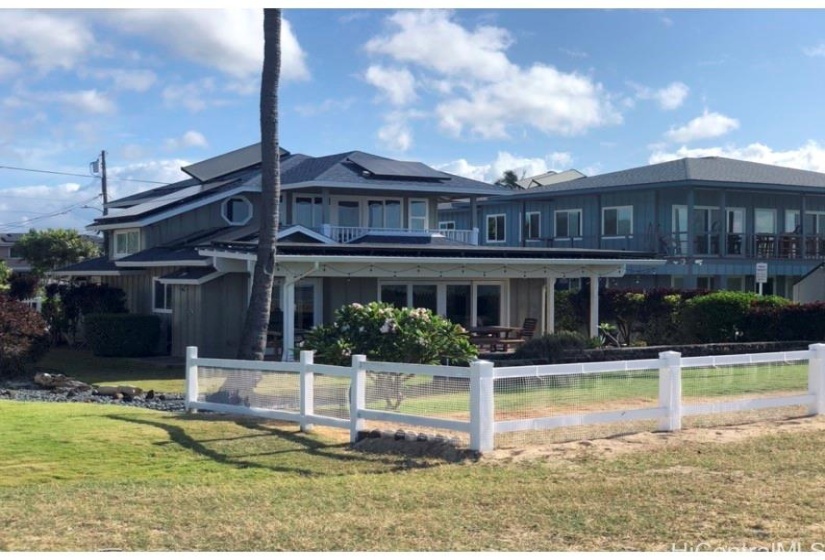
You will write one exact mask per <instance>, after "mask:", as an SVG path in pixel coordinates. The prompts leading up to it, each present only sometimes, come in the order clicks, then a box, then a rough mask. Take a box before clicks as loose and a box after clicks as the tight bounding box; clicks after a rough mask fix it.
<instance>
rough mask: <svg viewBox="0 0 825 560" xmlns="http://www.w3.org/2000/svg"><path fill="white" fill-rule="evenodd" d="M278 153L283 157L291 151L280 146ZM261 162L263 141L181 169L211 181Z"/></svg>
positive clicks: (203, 179)
mask: <svg viewBox="0 0 825 560" xmlns="http://www.w3.org/2000/svg"><path fill="white" fill-rule="evenodd" d="M278 153H279V154H280V155H281V157H283V156H285V155H288V154H289V152H288V151H286V150H284V149H283V148H279V152H278ZM260 163H261V143H260V142H258V143H257V144H252V145H251V146H247V147H245V148H240V149H238V150H233V151H231V152H228V153H225V154H222V155H219V156H215V157H213V158H209V159H205V160H203V161H199V162H198V163H193V164H192V165H187V166H186V167H181V169H182V170H183V171H184V172H186V173H188V174H189V175H191V176H192V177H195V178H196V179H199V180H201V181H209V180H211V179H215V178H217V177H223V176H224V175H229V174H230V173H234V172H235V171H240V170H241V169H246V168H247V167H252V166H254V165H258V164H260Z"/></svg>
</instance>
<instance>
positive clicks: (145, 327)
mask: <svg viewBox="0 0 825 560" xmlns="http://www.w3.org/2000/svg"><path fill="white" fill-rule="evenodd" d="M159 338H160V318H159V317H157V316H156V315H131V314H126V313H92V314H90V315H87V316H86V339H87V341H88V343H89V346H90V347H91V349H92V353H93V354H94V355H95V356H117V357H135V356H151V355H152V354H154V353H155V348H156V347H157V344H158V340H159Z"/></svg>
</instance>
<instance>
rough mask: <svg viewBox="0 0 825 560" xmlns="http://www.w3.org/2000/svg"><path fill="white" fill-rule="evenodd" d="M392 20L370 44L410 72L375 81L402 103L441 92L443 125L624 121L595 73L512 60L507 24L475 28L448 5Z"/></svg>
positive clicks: (552, 129)
mask: <svg viewBox="0 0 825 560" xmlns="http://www.w3.org/2000/svg"><path fill="white" fill-rule="evenodd" d="M387 22H388V26H389V28H390V30H389V33H386V34H384V35H381V36H378V37H374V38H372V39H370V40H369V41H368V42H367V43H366V45H365V49H366V50H367V52H368V53H370V54H372V55H374V56H385V57H389V59H391V60H392V61H393V62H394V63H395V64H402V65H404V67H405V69H406V71H407V72H409V73H407V74H405V79H404V80H403V81H401V82H393V83H392V84H390V85H388V82H387V81H386V80H379V79H374V80H370V82H371V83H373V84H374V85H376V86H377V87H379V88H380V89H381V91H382V93H384V94H385V95H386V96H387V98H388V99H389V100H390V101H391V102H392V103H394V104H396V105H398V104H400V103H401V102H402V101H403V102H410V97H411V92H413V91H416V90H419V89H426V90H427V91H428V92H429V93H431V94H433V95H434V96H435V98H436V101H434V106H433V108H432V112H433V113H434V114H435V116H436V118H437V119H438V121H439V122H438V124H439V127H440V128H441V129H442V130H443V131H445V132H447V133H449V134H452V135H454V136H460V135H464V134H465V133H469V134H471V135H473V136H476V137H481V138H507V137H509V133H510V131H511V130H512V129H525V128H530V129H536V130H539V131H541V132H543V133H546V134H561V135H575V134H582V133H584V132H586V131H587V130H589V129H591V128H594V127H600V126H607V125H612V124H618V123H620V122H621V121H622V117H621V114H620V113H619V112H618V111H617V110H616V109H615V108H614V107H613V104H612V102H611V100H610V98H609V96H608V95H607V94H606V93H605V92H604V91H603V89H602V86H601V85H600V84H598V83H595V82H594V81H593V80H592V79H591V78H589V77H587V76H584V75H579V74H576V73H565V72H561V71H559V70H557V69H555V68H554V67H552V66H547V65H543V64H538V63H537V64H534V65H532V66H529V67H520V66H518V65H516V64H514V63H512V62H511V61H510V60H509V59H508V57H507V55H506V50H507V49H508V48H509V47H510V45H511V44H512V43H513V38H512V36H511V34H510V33H509V32H508V31H507V30H506V29H503V28H500V27H494V26H491V25H483V26H478V27H476V28H474V29H472V30H469V29H466V28H464V27H462V26H461V25H460V24H459V23H458V22H456V21H454V12H452V11H447V10H420V11H402V12H397V13H395V14H393V15H392V16H389V17H388V18H387ZM376 66H377V65H374V66H373V67H376ZM412 71H415V73H416V78H417V79H418V80H419V81H418V82H417V83H416V82H415V81H412ZM373 72H374V73H375V71H373Z"/></svg>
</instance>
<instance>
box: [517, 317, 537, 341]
mask: <svg viewBox="0 0 825 560" xmlns="http://www.w3.org/2000/svg"><path fill="white" fill-rule="evenodd" d="M538 324H539V321H538V319H534V318H533V317H527V318H526V319H524V324H523V325H522V326H521V330H520V331H519V333H518V336H519V338H521V339H523V340H530V339H531V338H533V335H534V334H536V327H537V326H538Z"/></svg>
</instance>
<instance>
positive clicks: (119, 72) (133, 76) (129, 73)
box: [91, 68, 158, 92]
mask: <svg viewBox="0 0 825 560" xmlns="http://www.w3.org/2000/svg"><path fill="white" fill-rule="evenodd" d="M91 74H92V75H93V76H95V77H97V78H99V79H108V80H111V81H112V85H113V86H114V88H115V89H117V90H121V91H137V92H144V91H147V90H148V89H149V88H151V87H152V86H153V85H154V84H155V82H157V79H158V76H157V74H155V73H154V72H152V71H151V70H124V69H121V68H109V69H101V70H95V71H92V72H91Z"/></svg>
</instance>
